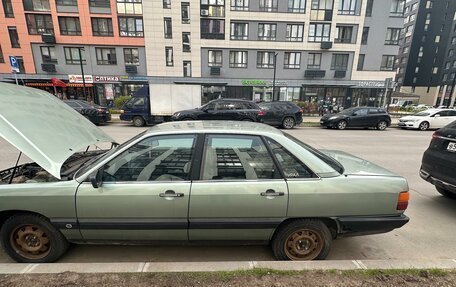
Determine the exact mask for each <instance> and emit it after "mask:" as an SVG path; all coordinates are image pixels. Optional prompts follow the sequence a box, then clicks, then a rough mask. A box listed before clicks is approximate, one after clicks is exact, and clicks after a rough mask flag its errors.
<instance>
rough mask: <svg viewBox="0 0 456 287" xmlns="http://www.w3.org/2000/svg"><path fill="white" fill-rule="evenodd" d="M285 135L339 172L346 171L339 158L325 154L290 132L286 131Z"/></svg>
mask: <svg viewBox="0 0 456 287" xmlns="http://www.w3.org/2000/svg"><path fill="white" fill-rule="evenodd" d="M284 135H285V136H286V137H287V138H289V139H291V140H292V141H294V142H295V143H297V144H298V145H300V146H301V147H303V148H305V149H306V150H307V151H309V152H310V153H312V154H313V155H315V156H316V157H318V158H319V159H321V160H322V161H324V162H325V163H326V164H327V165H329V166H330V167H332V168H333V169H334V170H336V171H337V172H338V173H339V174H343V173H344V167H343V166H342V164H340V162H338V161H337V160H335V159H334V158H332V157H330V156H328V155H325V154H324V153H322V152H321V151H319V150H317V149H315V148H313V147H311V146H310V145H308V144H305V143H303V142H302V141H300V140H298V139H297V138H295V137H294V136H292V135H290V134H287V133H284Z"/></svg>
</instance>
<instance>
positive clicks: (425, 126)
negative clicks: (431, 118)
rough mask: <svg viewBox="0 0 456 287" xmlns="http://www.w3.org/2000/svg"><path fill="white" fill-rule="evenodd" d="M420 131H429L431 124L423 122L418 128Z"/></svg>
mask: <svg viewBox="0 0 456 287" xmlns="http://www.w3.org/2000/svg"><path fill="white" fill-rule="evenodd" d="M418 129H420V130H421V131H426V130H427V129H429V123H428V122H422V123H421V124H420V125H419V126H418Z"/></svg>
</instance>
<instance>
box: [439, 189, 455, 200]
mask: <svg viewBox="0 0 456 287" xmlns="http://www.w3.org/2000/svg"><path fill="white" fill-rule="evenodd" d="M435 189H437V191H438V192H439V193H440V194H441V195H443V196H445V197H448V198H451V199H456V193H454V192H451V191H449V190H446V189H444V188H441V187H438V186H436V187H435Z"/></svg>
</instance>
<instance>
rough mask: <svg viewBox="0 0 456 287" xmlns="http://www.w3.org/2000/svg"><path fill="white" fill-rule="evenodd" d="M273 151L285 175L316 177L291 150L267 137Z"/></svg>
mask: <svg viewBox="0 0 456 287" xmlns="http://www.w3.org/2000/svg"><path fill="white" fill-rule="evenodd" d="M267 141H268V144H269V146H270V147H271V150H272V153H273V154H274V156H275V157H276V158H277V162H278V163H279V166H280V167H281V168H282V171H283V173H284V175H285V178H314V177H316V176H315V174H314V173H313V172H312V171H311V170H310V169H309V168H307V167H306V166H305V165H304V164H303V163H302V162H301V161H300V160H299V159H297V158H296V157H295V156H294V155H293V154H292V153H291V152H290V151H288V150H287V149H285V148H284V147H283V146H282V145H281V144H279V143H278V142H276V141H275V140H273V139H270V138H268V139H267Z"/></svg>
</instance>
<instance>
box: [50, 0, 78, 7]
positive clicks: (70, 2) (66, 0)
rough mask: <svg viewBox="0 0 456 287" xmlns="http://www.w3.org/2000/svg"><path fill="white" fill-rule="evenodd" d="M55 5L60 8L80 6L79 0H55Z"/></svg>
mask: <svg viewBox="0 0 456 287" xmlns="http://www.w3.org/2000/svg"><path fill="white" fill-rule="evenodd" d="M55 4H56V5H59V6H78V0H55Z"/></svg>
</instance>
